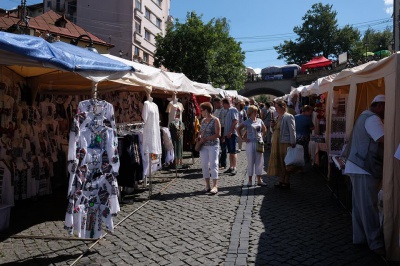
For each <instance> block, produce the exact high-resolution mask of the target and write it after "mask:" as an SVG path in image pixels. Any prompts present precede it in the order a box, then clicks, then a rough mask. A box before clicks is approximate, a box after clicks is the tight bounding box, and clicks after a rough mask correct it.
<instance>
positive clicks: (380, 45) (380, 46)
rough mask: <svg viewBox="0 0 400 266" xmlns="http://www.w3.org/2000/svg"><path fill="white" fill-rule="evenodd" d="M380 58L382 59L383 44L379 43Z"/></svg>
mask: <svg viewBox="0 0 400 266" xmlns="http://www.w3.org/2000/svg"><path fill="white" fill-rule="evenodd" d="M379 59H382V44H379Z"/></svg>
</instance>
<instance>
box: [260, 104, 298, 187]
mask: <svg viewBox="0 0 400 266" xmlns="http://www.w3.org/2000/svg"><path fill="white" fill-rule="evenodd" d="M275 109H276V112H277V113H278V117H277V120H276V121H275V120H272V121H271V127H272V129H273V134H272V140H271V142H272V145H271V155H270V158H269V162H268V172H267V173H268V175H270V176H277V177H279V181H278V183H276V184H275V187H276V188H283V189H286V188H290V182H289V172H288V171H286V166H285V161H284V160H285V156H286V153H287V148H288V147H290V146H292V147H293V148H294V147H296V125H295V121H294V116H293V115H291V114H289V113H288V112H287V105H286V103H285V102H284V101H282V100H277V101H276V103H275Z"/></svg>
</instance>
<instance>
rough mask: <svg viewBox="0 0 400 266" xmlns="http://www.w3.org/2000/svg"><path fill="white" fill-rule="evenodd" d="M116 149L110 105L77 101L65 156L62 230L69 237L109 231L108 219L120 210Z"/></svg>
mask: <svg viewBox="0 0 400 266" xmlns="http://www.w3.org/2000/svg"><path fill="white" fill-rule="evenodd" d="M104 120H108V121H109V124H104V123H103V121H104ZM109 126H112V127H109ZM117 146H118V141H117V136H116V131H115V121H114V109H113V106H112V105H111V104H109V103H108V102H106V101H95V100H86V101H83V102H80V103H79V107H78V114H77V115H76V117H75V119H74V126H73V127H72V130H71V132H70V143H69V154H68V159H69V160H70V161H69V165H68V170H69V173H70V180H69V186H68V199H69V203H68V207H67V212H66V215H65V226H64V228H65V229H66V230H68V232H69V234H75V235H76V236H78V237H86V238H99V237H100V236H101V235H102V230H103V227H104V229H105V230H107V231H111V232H113V230H114V225H113V219H112V217H113V216H114V215H116V214H117V213H118V212H119V211H120V206H119V202H118V183H117V179H116V175H117V173H118V170H119V164H120V162H119V156H118V149H117ZM105 154H107V156H105Z"/></svg>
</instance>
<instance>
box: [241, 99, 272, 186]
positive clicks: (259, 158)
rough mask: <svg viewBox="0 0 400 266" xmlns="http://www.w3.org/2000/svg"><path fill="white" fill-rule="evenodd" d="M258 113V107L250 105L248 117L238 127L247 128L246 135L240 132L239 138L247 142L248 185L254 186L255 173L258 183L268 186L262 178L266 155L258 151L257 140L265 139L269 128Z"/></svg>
mask: <svg viewBox="0 0 400 266" xmlns="http://www.w3.org/2000/svg"><path fill="white" fill-rule="evenodd" d="M257 113H258V107H257V106H255V105H250V106H249V108H248V109H247V117H248V119H247V120H246V121H244V122H243V123H242V124H240V125H239V127H238V128H237V132H242V129H244V128H245V129H246V134H245V136H243V135H242V134H239V135H240V136H239V138H241V139H242V140H243V141H245V142H246V156H247V175H248V176H249V180H248V183H247V186H248V187H249V186H252V182H253V175H254V173H255V174H256V176H257V185H258V186H266V184H265V183H264V182H263V181H262V179H261V175H262V171H263V165H264V156H263V153H262V152H257V149H256V146H257V141H258V140H262V139H263V136H264V135H265V133H266V131H267V128H266V127H265V125H264V122H263V121H262V120H261V119H260V118H257Z"/></svg>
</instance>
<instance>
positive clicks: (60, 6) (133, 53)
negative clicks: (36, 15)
mask: <svg viewBox="0 0 400 266" xmlns="http://www.w3.org/2000/svg"><path fill="white" fill-rule="evenodd" d="M170 3H171V0H118V1H109V0H44V2H43V4H44V9H45V12H46V11H47V10H50V9H52V10H54V11H57V12H62V13H65V14H66V17H67V19H69V20H71V21H72V22H74V23H76V24H77V25H79V26H80V27H82V28H84V29H86V30H87V31H89V32H91V33H93V34H94V35H96V36H98V37H99V38H100V39H103V40H105V41H106V42H108V43H111V44H113V45H114V48H112V49H110V50H109V52H110V54H112V55H115V56H120V57H122V58H125V59H128V60H135V61H139V62H143V63H145V64H148V65H153V62H154V57H153V55H154V52H155V36H156V35H158V34H161V35H165V32H166V26H167V22H168V21H172V18H171V17H170V16H169V9H170Z"/></svg>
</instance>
